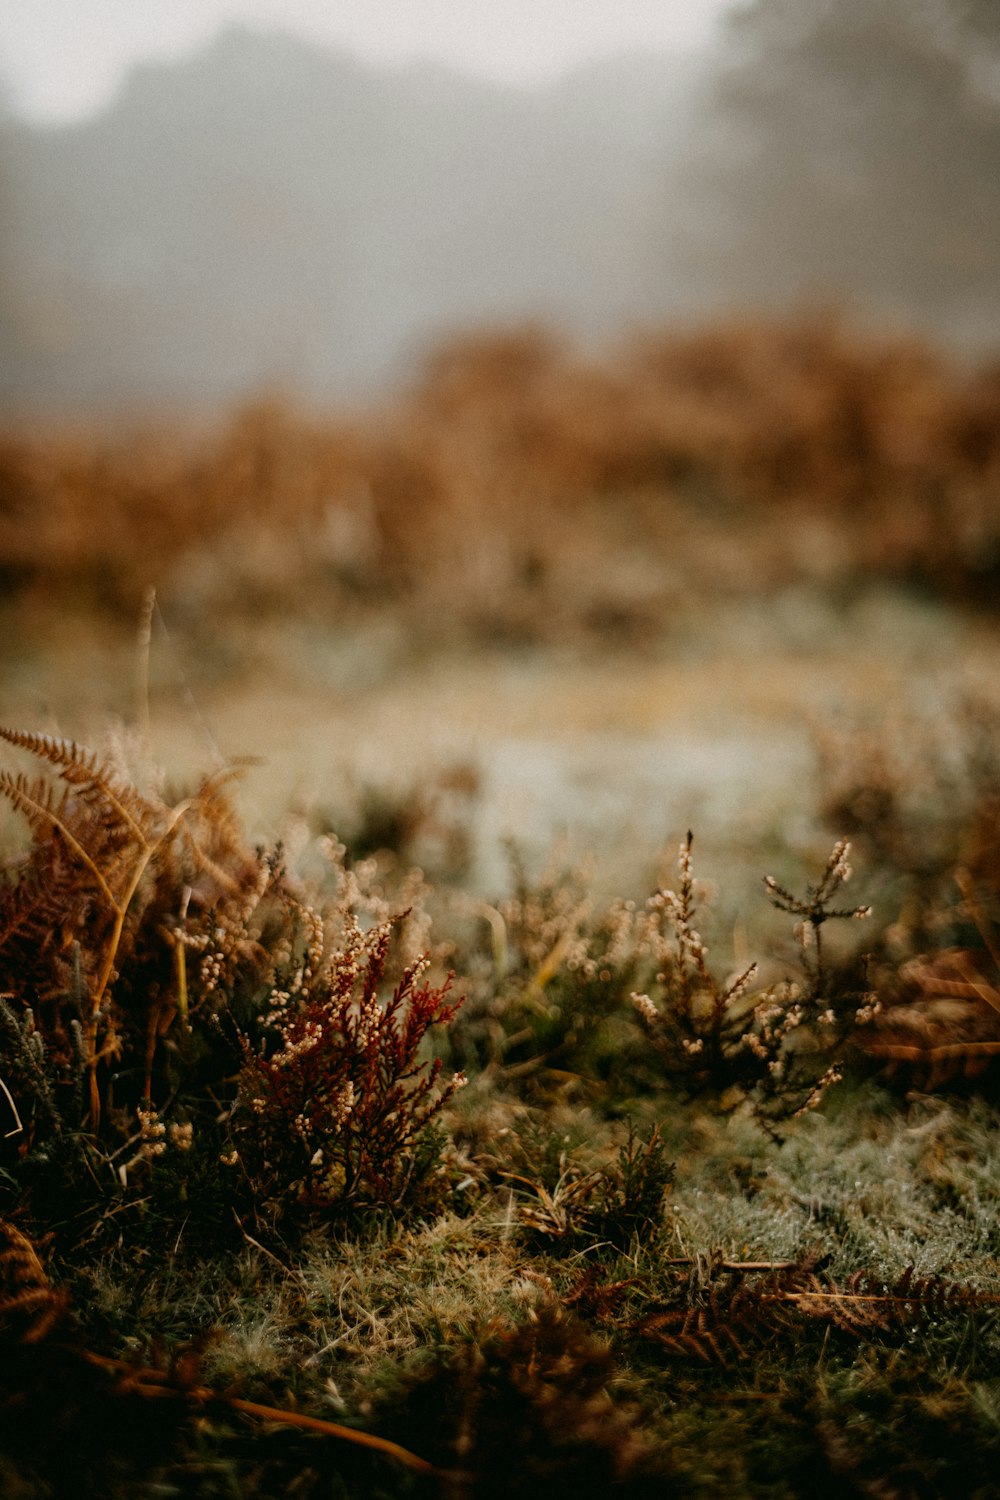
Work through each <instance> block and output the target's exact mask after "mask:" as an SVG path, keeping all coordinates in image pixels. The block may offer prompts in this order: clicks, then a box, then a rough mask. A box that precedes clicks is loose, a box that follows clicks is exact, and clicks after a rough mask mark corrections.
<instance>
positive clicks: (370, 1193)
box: [233, 918, 465, 1209]
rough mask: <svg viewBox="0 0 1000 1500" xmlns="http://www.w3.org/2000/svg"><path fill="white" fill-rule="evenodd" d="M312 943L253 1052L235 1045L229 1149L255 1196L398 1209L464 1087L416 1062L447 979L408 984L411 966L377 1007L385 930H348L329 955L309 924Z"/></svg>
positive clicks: (415, 972) (444, 1011) (418, 969)
mask: <svg viewBox="0 0 1000 1500" xmlns="http://www.w3.org/2000/svg"><path fill="white" fill-rule="evenodd" d="M314 936H315V943H314V947H313V950H312V952H311V953H309V954H307V955H306V958H305V961H304V962H303V964H302V965H300V966H299V967H298V968H297V970H296V972H295V974H294V976H293V977H292V979H291V980H290V982H289V984H288V987H287V988H285V989H276V990H275V991H274V992H273V993H272V995H271V996H270V1002H269V1003H270V1010H269V1012H268V1014H267V1015H266V1016H265V1017H264V1027H265V1033H266V1036H265V1041H264V1044H263V1046H262V1047H261V1048H257V1047H255V1046H254V1045H253V1044H252V1042H251V1040H250V1039H249V1038H248V1037H246V1036H244V1037H243V1042H242V1045H243V1069H242V1074H241V1077H240V1088H239V1100H238V1105H237V1110H236V1112H235V1114H234V1117H233V1139H234V1144H235V1146H236V1148H237V1149H238V1151H239V1154H240V1156H241V1157H242V1158H243V1161H244V1163H245V1165H246V1167H247V1170H248V1171H249V1172H250V1174H251V1177H252V1178H253V1179H254V1180H255V1181H256V1183H257V1184H258V1186H259V1187H260V1189H261V1190H262V1191H263V1192H264V1193H266V1194H269V1195H271V1196H274V1197H277V1198H280V1199H282V1200H283V1201H285V1202H289V1201H295V1202H298V1203H301V1204H305V1205H307V1206H308V1207H310V1208H319V1209H330V1208H335V1207H336V1208H341V1209H343V1208H345V1207H347V1206H348V1205H350V1206H360V1205H373V1204H382V1205H389V1206H398V1205H400V1204H401V1203H402V1202H403V1200H404V1199H406V1198H407V1197H411V1198H412V1197H413V1195H414V1193H415V1190H416V1187H417V1186H418V1182H417V1179H418V1178H419V1176H420V1171H419V1170H418V1169H419V1168H422V1170H423V1173H424V1174H426V1172H427V1170H428V1168H429V1166H430V1165H432V1164H433V1163H434V1158H435V1157H436V1154H437V1153H436V1152H435V1151H434V1150H433V1148H432V1149H431V1151H430V1153H429V1156H428V1154H427V1153H426V1151H424V1153H423V1155H422V1147H426V1146H427V1144H428V1128H429V1127H430V1126H431V1123H432V1121H434V1120H435V1119H436V1118H437V1116H439V1115H440V1113H441V1111H442V1110H443V1109H444V1107H445V1105H446V1104H447V1103H448V1101H449V1100H450V1099H451V1098H452V1097H453V1095H454V1094H455V1093H456V1092H457V1090H458V1089H459V1088H460V1087H461V1086H462V1084H463V1083H464V1081H465V1080H464V1077H463V1075H462V1074H455V1075H454V1076H453V1077H452V1078H451V1079H450V1080H448V1081H447V1082H440V1073H441V1062H440V1059H435V1060H433V1061H421V1060H420V1058H419V1056H418V1054H419V1050H420V1047H421V1044H422V1042H423V1041H424V1038H425V1036H426V1034H427V1032H428V1030H429V1028H430V1027H431V1026H434V1025H438V1024H442V1025H444V1024H447V1023H448V1022H449V1021H450V1020H451V1019H452V1017H453V1016H454V1015H455V1012H456V1011H457V1009H458V1005H459V1003H460V1002H452V1001H449V1000H448V998H447V997H448V991H449V988H450V981H449V980H446V981H445V983H444V984H443V985H440V986H432V985H429V984H420V983H419V982H418V981H419V979H420V977H421V974H422V972H423V970H424V967H425V965H424V963H422V962H420V961H418V962H417V963H415V964H412V965H411V966H410V967H408V968H407V969H406V970H405V972H404V973H403V976H402V978H401V979H400V981H399V983H398V984H397V985H396V987H395V989H394V990H393V991H392V994H391V996H390V997H389V998H388V1000H386V1001H385V1002H383V1001H381V1000H380V996H379V988H380V985H381V983H382V980H383V976H384V974H385V969H386V960H387V957H388V953H389V945H390V942H391V939H392V928H391V926H390V925H389V924H383V925H382V926H380V927H376V928H375V929H373V930H371V931H369V932H367V933H364V932H362V931H361V929H360V927H358V926H357V924H356V923H355V924H352V925H350V926H349V927H348V931H347V941H346V944H345V945H344V946H343V947H341V948H338V949H337V950H336V951H335V952H334V953H332V954H330V955H325V954H324V953H323V951H322V941H323V928H322V922H321V921H320V920H319V919H318V918H316V919H315V926H314Z"/></svg>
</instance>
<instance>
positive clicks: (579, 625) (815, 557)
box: [0, 318, 1000, 644]
mask: <svg viewBox="0 0 1000 1500" xmlns="http://www.w3.org/2000/svg"><path fill="white" fill-rule="evenodd" d="M998 432H1000V383H998V378H997V371H996V368H995V366H993V365H990V364H986V365H983V366H982V367H981V368H979V369H975V370H964V369H959V368H958V367H955V366H952V365H949V363H948V362H947V360H946V359H945V358H944V357H943V356H942V355H940V354H938V353H936V352H935V351H933V350H931V349H930V348H928V347H926V346H924V345H922V344H920V343H918V342H916V341H914V340H908V339H905V338H890V337H884V338H877V337H874V336H862V335H860V334H855V333H853V332H852V331H851V330H850V329H848V328H846V327H845V326H844V325H842V324H841V323H838V322H837V321H836V320H835V319H831V318H811V319H798V320H793V319H790V320H786V321H783V322H782V321H775V322H770V323H768V322H763V321H758V322H752V321H749V320H746V321H743V322H738V321H734V322H732V323H729V324H723V325H718V326H714V327H712V326H710V327H707V328H705V329H702V330H700V331H694V332H691V333H686V334H682V333H676V332H675V333H670V332H664V333H659V334H649V335H647V336H645V337H644V338H642V339H641V340H638V341H636V342H634V343H633V344H632V345H631V346H628V347H626V348H624V349H622V350H620V351H618V352H617V353H614V354H611V353H609V354H607V355H605V356H604V357H603V358H602V359H600V360H596V359H595V360H588V359H585V358H584V357H583V356H582V355H581V354H579V353H578V352H575V351H573V350H571V349H568V348H566V347H564V346H562V345H561V344H560V343H559V342H558V341H557V340H555V339H554V338H552V337H550V336H548V335H546V334H544V333H542V332H539V331H532V330H522V331H519V332H518V331H515V332H512V333H498V334H497V335H495V336H493V337H489V336H479V337H478V338H465V339H460V340H457V341H456V342H454V343H453V344H452V345H451V346H449V347H447V348H445V349H443V350H442V351H440V353H439V354H438V355H437V356H436V357H435V358H434V359H432V360H430V361H429V362H428V364H427V366H426V368H425V369H424V371H423V374H422V376H421V377H420V378H419V380H417V381H416V382H415V384H414V386H413V388H412V390H411V391H410V392H409V393H408V394H407V395H406V396H405V397H404V398H401V399H400V400H399V401H397V402H396V403H395V404H394V405H393V406H391V407H387V408H386V409H384V410H383V411H381V412H378V413H373V414H372V415H371V416H370V417H369V418H364V419H355V420H352V421H350V422H348V421H346V420H337V419H335V418H319V417H309V416H306V415H304V414H299V413H296V412H294V411H292V410H290V409H288V408H286V407H283V406H281V405H280V404H277V403H266V402H265V403H258V404H256V405H253V406H249V407H247V408H246V409H245V410H243V411H242V412H240V413H238V414H237V415H235V416H234V417H233V418H232V419H231V420H230V421H229V422H228V424H227V425H225V426H224V427H222V428H221V429H218V430H215V431H213V432H211V433H208V434H204V433H203V434H201V435H200V436H198V437H194V436H193V435H188V436H185V435H184V434H183V433H180V432H176V433H174V434H172V435H166V434H164V433H163V432H162V431H161V432H160V433H159V434H158V435H156V434H150V433H147V434H146V435H145V436H143V435H141V434H133V435H129V434H126V433H119V434H118V435H116V436H114V437H109V436H108V435H107V434H104V435H101V434H100V433H99V432H97V431H93V432H90V433H87V432H85V431H77V432H75V433H72V434H66V433H63V434H60V433H58V432H41V431H39V432H36V433H32V432H18V431H10V432H8V433H7V435H6V436H5V437H4V439H3V442H2V443H0V552H2V556H3V560H4V561H3V582H4V592H5V597H6V599H7V601H8V603H7V608H8V610H9V611H14V614H15V616H16V617H17V618H20V619H22V620H23V621H24V622H25V624H26V625H27V624H30V621H31V619H32V618H33V617H36V618H37V617H39V616H44V613H45V610H46V608H47V607H49V606H51V603H52V601H53V600H54V599H58V600H59V602H60V607H61V608H63V609H65V607H66V606H67V604H68V603H71V602H73V601H75V602H76V604H77V606H78V607H79V608H81V609H84V610H93V611H97V612H98V613H99V614H106V613H107V612H108V611H110V612H111V613H112V614H113V615H117V616H118V617H119V618H131V616H132V614H133V612H134V611H135V609H136V608H137V607H138V605H139V602H140V600H141V599H142V597H143V595H144V592H145V590H146V588H147V587H148V586H149V585H151V584H152V585H155V586H156V587H157V588H158V590H159V593H160V597H161V599H162V600H163V602H164V608H165V610H166V611H167V613H168V615H169V618H170V619H171V621H172V623H173V628H174V629H175V630H176V631H178V632H179V633H185V632H186V633H188V635H189V636H193V637H194V638H198V637H199V635H200V634H205V632H206V631H207V630H208V627H209V624H210V625H211V629H212V631H213V632H214V634H215V636H216V638H218V635H219V621H220V618H222V617H223V616H224V615H225V613H226V611H227V610H228V611H230V612H233V613H235V614H237V615H239V616H240V617H241V618H243V619H245V618H246V617H247V616H248V615H249V614H253V615H254V616H256V617H260V616H261V615H262V614H263V615H268V614H271V615H274V614H286V613H287V601H288V600H289V599H292V598H294V600H295V609H296V612H297V615H298V616H299V617H302V616H303V615H304V614H307V613H308V614H310V615H313V616H316V617H317V618H318V619H321V620H323V621H325V622H328V623H329V622H334V623H335V624H336V625H337V628H343V627H344V625H345V624H349V623H351V622H352V621H353V622H358V621H370V620H371V618H372V617H373V616H374V615H389V616H392V617H399V618H401V619H403V620H405V621H406V625H407V630H408V631H412V630H414V629H418V630H419V631H420V632H421V633H422V634H423V635H424V636H425V637H427V636H432V637H433V636H436V637H453V636H455V635H456V634H457V635H458V636H462V635H468V634H470V633H471V634H472V635H473V636H474V637H477V638H482V637H484V636H486V637H492V638H499V639H503V640H524V639H546V640H547V639H576V638H579V637H581V635H582V637H583V638H585V639H586V638H589V637H595V638H601V639H608V638H611V639H613V640H618V641H624V642H626V643H632V644H636V643H641V642H642V641H643V640H645V639H647V638H648V637H649V636H650V635H655V634H656V633H658V632H662V631H663V630H664V629H665V628H667V626H668V625H669V624H670V621H671V620H672V619H673V618H674V616H675V614H676V611H677V610H678V608H682V607H683V606H684V605H685V604H687V603H690V602H692V601H696V600H697V599H699V598H700V597H702V596H703V595H704V593H705V591H706V590H709V591H711V593H712V594H713V597H719V596H724V595H726V594H727V593H736V594H747V593H754V592H757V591H760V590H761V589H762V588H764V589H768V590H771V589H773V588H775V587H780V586H782V585H783V584H789V583H794V582H797V581H798V582H802V581H805V582H807V583H812V584H815V585H817V586H821V587H823V586H828V585H833V586H838V587H839V586H844V585H849V584H850V583H851V581H852V580H855V579H857V578H858V577H862V576H872V575H876V576H879V577H882V578H889V579H894V580H903V581H908V580H914V579H916V580H922V581H924V582H925V583H927V584H929V585H930V586H932V587H933V588H935V589H937V590H942V591H944V592H945V593H948V594H949V595H951V596H953V597H956V598H960V599H961V600H963V601H968V600H970V599H976V600H978V601H979V602H980V603H981V604H984V605H986V606H989V605H990V603H991V601H992V600H993V599H994V598H995V588H994V584H995V581H996V569H997V557H998V548H1000V510H998V507H997V498H996V497H997V494H998V484H997V479H998V472H1000V470H998V466H1000V440H998V437H997V434H998ZM154 559H155V575H156V576H151V567H152V566H153V564H152V561H151V560H154ZM612 579H613V580H614V582H613V585H612V583H611V582H610V580H612Z"/></svg>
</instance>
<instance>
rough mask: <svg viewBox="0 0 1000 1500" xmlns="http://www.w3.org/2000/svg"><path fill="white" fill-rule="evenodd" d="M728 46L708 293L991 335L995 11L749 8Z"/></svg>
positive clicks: (800, 3) (713, 129) (849, 4)
mask: <svg viewBox="0 0 1000 1500" xmlns="http://www.w3.org/2000/svg"><path fill="white" fill-rule="evenodd" d="M729 45H730V56H729V61H728V63H727V65H726V67H725V68H724V69H723V70H722V71H721V73H720V74H719V76H718V79H717V82H716V85H715V87H714V89H713V90H712V91H711V95H710V99H709V101H708V106H707V108H708V114H709V118H708V123H707V126H706V130H707V139H706V140H705V141H704V142H703V146H702V154H701V157H700V160H699V163H698V172H697V176H698V178H699V180H700V184H701V186H700V189H699V192H698V196H699V200H700V205H701V207H702V208H703V209H704V210H705V212H706V219H705V220H704V221H703V222H702V223H701V225H700V228H699V230H698V231H697V233H696V235H695V237H694V238H695V240H696V242H697V244H696V249H697V255H698V257H699V259H700V261H701V264H702V268H703V277H704V278H705V280H706V284H707V285H709V286H711V285H715V286H726V285H727V284H729V285H731V287H732V289H733V290H734V291H735V292H737V293H738V294H742V295H743V296H747V297H750V298H752V299H755V300H765V301H768V302H772V301H783V300H786V299H787V295H788V292H789V290H794V291H796V292H798V293H799V294H802V293H806V294H808V295H810V296H814V297H815V296H816V295H820V296H829V297H831V298H834V299H841V298H843V297H844V296H845V294H846V295H847V296H848V297H849V298H851V299H852V300H853V301H859V302H861V303H862V304H865V305H869V306H874V307H877V308H878V309H879V310H880V311H883V312H885V313H888V314H889V315H890V316H895V317H898V318H901V319H903V320H906V321H913V320H917V321H928V322H930V323H931V324H932V325H933V326H935V327H936V328H937V329H938V330H939V331H943V332H945V333H948V334H957V335H958V336H959V337H961V336H963V335H965V336H969V335H971V336H973V337H975V336H976V335H977V334H979V335H982V334H983V333H984V332H985V333H987V334H988V336H992V337H995V336H996V334H997V332H1000V307H998V299H997V287H998V284H1000V283H998V275H1000V4H998V3H997V0H751V3H749V4H745V5H742V6H739V7H737V8H736V9H735V10H734V12H733V13H732V15H731V18H730V24H729ZM694 222H697V219H695V220H694ZM984 319H985V322H986V325H987V326H986V327H985V328H984V327H983V323H984Z"/></svg>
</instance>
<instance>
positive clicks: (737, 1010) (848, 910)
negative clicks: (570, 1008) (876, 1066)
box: [631, 833, 877, 1127]
mask: <svg viewBox="0 0 1000 1500" xmlns="http://www.w3.org/2000/svg"><path fill="white" fill-rule="evenodd" d="M692 843H693V839H692V835H691V834H690V833H689V834H688V836H687V838H686V839H685V841H684V842H683V843H682V844H681V847H680V853H679V857H678V873H679V877H680V878H679V881H678V887H677V890H676V891H674V890H662V889H661V890H659V891H657V892H656V893H655V894H654V895H653V896H652V897H651V898H650V900H649V902H648V903H647V906H648V909H649V913H650V922H649V933H650V936H649V948H650V950H651V951H652V953H653V954H654V955H655V958H656V964H657V969H656V975H655V989H654V993H655V996H656V998H655V999H654V998H653V995H651V994H650V993H649V992H648V991H647V992H643V993H633V994H632V997H631V998H632V1004H633V1006H634V1008H635V1011H636V1014H637V1015H638V1017H639V1020H640V1023H641V1025H642V1027H643V1030H644V1031H645V1033H646V1035H647V1037H648V1038H649V1040H650V1043H651V1044H652V1047H653V1049H654V1051H655V1053H656V1055H657V1057H658V1058H659V1060H660V1063H661V1065H662V1067H663V1069H664V1071H665V1073H666V1075H667V1076H668V1077H669V1078H670V1079H671V1081H672V1082H673V1083H675V1084H676V1085H678V1086H679V1087H681V1088H682V1089H683V1090H684V1091H685V1092H686V1093H688V1094H699V1093H706V1092H709V1093H714V1094H715V1095H717V1096H719V1095H722V1094H724V1093H725V1092H726V1091H727V1090H735V1095H734V1096H733V1097H734V1098H735V1099H739V1098H746V1099H747V1100H749V1102H750V1104H751V1107H752V1109H753V1111H754V1113H755V1115H756V1117H757V1118H758V1119H759V1120H760V1121H761V1122H762V1123H763V1124H765V1125H766V1126H767V1127H770V1126H771V1125H772V1123H773V1122H774V1121H776V1120H779V1119H782V1118H784V1117H786V1116H791V1115H801V1114H804V1113H806V1112H808V1111H809V1110H812V1109H815V1108H816V1107H817V1105H818V1104H819V1103H820V1102H821V1101H822V1099H823V1096H824V1094H825V1093H826V1091H827V1089H828V1088H829V1087H830V1086H831V1085H832V1084H834V1083H837V1082H839V1081H840V1078H841V1077H842V1072H841V1068H840V1066H839V1064H838V1062H837V1061H836V1060H835V1054H836V1050H837V1048H838V1047H839V1046H840V1045H841V1044H842V1043H843V1041H844V1040H845V1038H846V1036H847V1035H848V1034H850V1033H851V1032H852V1031H853V1030H854V1029H855V1028H856V1027H857V1026H858V1025H863V1024H866V1023H867V1022H868V1021H870V1020H871V1019H872V1016H873V1015H874V1014H875V1012H876V1008H877V1002H876V1001H875V1000H874V998H873V997H871V996H868V995H859V994H858V993H857V992H856V991H853V990H850V989H848V991H847V993H846V994H845V993H844V992H843V983H842V981H838V979H837V978H836V976H835V975H834V973H833V971H832V969H831V967H830V966H829V964H828V963H827V961H826V958H825V952H824V939H823V928H824V926H825V924H826V923H827V922H829V921H831V920H841V919H848V920H859V919H864V918H866V917H868V916H869V915H870V908H869V907H867V906H857V907H833V906H831V902H832V901H833V899H834V897H835V896H836V894H837V892H838V890H839V889H840V887H841V886H842V885H843V884H844V883H845V882H846V881H847V880H848V879H849V878H850V875H851V867H850V864H849V863H848V855H849V853H850V845H849V844H848V842H847V841H846V840H845V839H841V840H839V841H838V842H837V843H836V844H835V845H834V847H833V850H832V852H831V854H830V856H829V858H828V860H827V862H826V866H825V869H824V871H823V874H822V876H821V878H820V880H819V881H818V882H817V884H816V885H809V886H808V887H807V889H806V893H805V895H804V896H796V895H794V894H793V893H792V892H791V891H789V890H787V889H786V888H785V887H784V886H782V885H780V884H779V883H778V882H777V881H776V880H775V879H774V878H773V877H771V876H768V877H767V878H766V879H765V887H766V889H767V891H768V894H769V896H770V898H771V901H772V904H773V905H774V906H776V907H777V908H778V910H780V911H784V912H788V913H789V914H791V915H792V916H794V917H796V918H797V919H798V920H797V922H796V923H795V927H794V936H795V941H796V945H797V948H798V952H799V965H798V967H799V978H798V979H797V980H782V981H779V982H777V983H774V984H771V985H768V986H766V987H764V988H755V981H756V978H757V974H758V965H757V964H756V963H753V964H750V965H749V966H748V967H746V968H744V969H743V970H742V971H741V972H739V973H737V974H736V975H735V976H733V977H727V978H725V979H723V980H720V979H719V978H718V977H717V976H716V975H715V973H714V972H713V971H712V969H711V967H710V965H709V962H708V949H707V948H706V946H705V943H704V940H703V938H702V935H701V932H700V931H699V928H698V927H696V926H695V922H696V921H698V922H699V924H700V917H699V915H698V913H699V908H700V906H701V905H702V902H701V900H700V896H699V890H698V885H697V882H696V881H695V878H694V874H693V867H692V857H691V850H692Z"/></svg>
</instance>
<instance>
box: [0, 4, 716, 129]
mask: <svg viewBox="0 0 1000 1500" xmlns="http://www.w3.org/2000/svg"><path fill="white" fill-rule="evenodd" d="M731 8H732V0H0V79H3V80H4V82H5V83H6V85H7V88H8V89H9V91H10V92H11V94H12V96H13V103H14V106H15V108H16V109H17V111H18V113H20V114H24V115H27V116H28V117H29V118H32V119H36V120H70V119H74V118H77V117H79V116H80V115H83V114H87V113H89V112H91V111H92V110H94V109H96V108H98V107H99V106H100V105H102V104H103V103H105V102H106V101H107V100H108V98H109V97H110V96H111V95H112V93H113V92H114V90H115V88H116V87H117V86H118V84H119V83H120V81H121V79H122V76H123V74H124V73H125V71H126V70H127V68H128V67H129V65H130V64H131V63H133V62H136V61H138V60H140V59H144V58H151V57H156V58H170V57H177V56H179V55H182V54H184V53H185V52H188V51H191V50H192V49H194V48H196V47H198V46H199V45H201V44H203V43H204V42H205V41H206V40H207V39H208V38H209V37H210V36H211V35H212V34H213V33H214V32H215V31H217V30H218V29H219V27H220V26H222V25H225V24H226V23H229V22H234V21H242V22H245V23H247V24H252V25H258V26H261V27H275V26H280V27H283V28H284V29H286V30H288V31H293V32H296V33H298V34H299V35H302V36H306V37H311V38H313V39H314V40H317V41H324V42H326V43H328V44H332V45H334V46H341V47H346V48H348V49H349V50H351V51H352V52H355V53H358V54H360V55H361V56H362V57H365V58H368V59H369V60H371V61H373V62H383V63H398V62H404V61H406V60H407V59H410V58H415V57H425V58H433V59H436V60H438V61H440V62H444V63H447V64H450V65H451V66H453V67H456V68H460V69H463V70H465V71H468V72H473V73H478V74H482V75H486V76H488V77H492V78H498V79H503V80H509V81H512V82H526V83H527V82H533V81H535V80H540V79H545V78H549V77H554V76H556V75H558V74H559V73H561V72H565V71H567V70H568V69H570V68H572V67H575V66H578V65H580V64H582V63H586V62H587V61H589V60H592V59H594V58H597V57H599V56H601V55H604V54H607V53H615V52H624V51H633V50H650V51H651V50H657V51H664V50H668V51H679V50H687V49H689V48H692V47H697V46H699V45H702V44H704V43H706V42H708V41H710V40H711V38H712V36H713V35H714V34H715V32H716V29H717V27H718V25H719V21H720V17H721V16H722V15H723V14H724V13H725V12H726V11H727V10H729V9H731Z"/></svg>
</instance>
